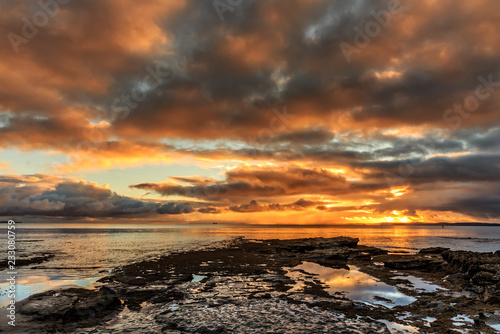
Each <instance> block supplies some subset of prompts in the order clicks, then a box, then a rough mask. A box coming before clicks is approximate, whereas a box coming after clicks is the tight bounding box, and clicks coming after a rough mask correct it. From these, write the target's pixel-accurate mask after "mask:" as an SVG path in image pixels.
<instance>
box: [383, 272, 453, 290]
mask: <svg viewBox="0 0 500 334" xmlns="http://www.w3.org/2000/svg"><path fill="white" fill-rule="evenodd" d="M392 279H402V280H406V281H409V282H410V283H411V284H412V285H413V287H414V288H415V289H416V290H417V291H418V292H436V291H438V290H446V289H445V288H442V287H440V286H439V285H436V284H432V283H430V282H428V281H424V280H423V279H421V278H419V277H415V276H410V275H408V276H396V277H393V278H392Z"/></svg>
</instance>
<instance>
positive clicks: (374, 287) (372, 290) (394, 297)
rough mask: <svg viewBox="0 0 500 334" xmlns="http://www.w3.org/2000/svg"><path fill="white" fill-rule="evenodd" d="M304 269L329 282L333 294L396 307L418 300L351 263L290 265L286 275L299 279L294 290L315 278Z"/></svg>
mask: <svg viewBox="0 0 500 334" xmlns="http://www.w3.org/2000/svg"><path fill="white" fill-rule="evenodd" d="M303 272H305V273H308V274H311V275H315V277H314V278H316V279H319V280H320V281H321V282H322V283H324V284H325V285H326V286H327V287H326V288H325V290H326V291H327V292H328V293H330V294H332V295H334V294H338V293H340V294H342V295H344V296H345V297H347V298H349V299H351V300H355V301H359V302H363V303H367V304H370V305H382V306H385V307H388V308H393V307H395V306H397V305H408V304H411V303H413V302H414V301H415V300H416V299H415V298H413V297H411V296H407V295H405V294H403V293H401V292H399V291H398V290H397V288H396V287H394V286H391V285H388V284H385V283H384V282H381V281H379V280H378V279H377V278H375V277H373V276H371V275H368V274H365V273H363V272H361V271H360V270H359V268H358V267H356V266H349V270H347V269H333V268H328V267H324V266H321V265H319V264H316V263H312V262H303V263H302V264H300V265H298V266H296V267H294V268H291V269H290V268H288V274H287V276H288V277H290V278H292V279H294V280H295V281H296V282H297V284H296V285H295V286H294V287H293V288H292V289H291V291H298V290H300V289H302V288H303V287H304V283H305V282H308V281H309V282H310V281H312V280H313V278H310V277H307V276H308V275H306V274H304V273H303Z"/></svg>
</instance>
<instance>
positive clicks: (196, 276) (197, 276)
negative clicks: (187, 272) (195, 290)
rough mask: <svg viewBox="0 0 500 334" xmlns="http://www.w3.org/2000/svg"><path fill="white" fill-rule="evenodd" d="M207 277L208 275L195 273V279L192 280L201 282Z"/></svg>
mask: <svg viewBox="0 0 500 334" xmlns="http://www.w3.org/2000/svg"><path fill="white" fill-rule="evenodd" d="M205 278H207V276H203V275H195V274H193V279H192V280H191V282H200V281H202V280H203V279H205Z"/></svg>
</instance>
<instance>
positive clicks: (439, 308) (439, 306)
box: [427, 301, 454, 313]
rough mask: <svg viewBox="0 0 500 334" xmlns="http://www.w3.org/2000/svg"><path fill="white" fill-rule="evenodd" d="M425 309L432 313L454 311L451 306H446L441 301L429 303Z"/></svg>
mask: <svg viewBox="0 0 500 334" xmlns="http://www.w3.org/2000/svg"><path fill="white" fill-rule="evenodd" d="M427 308H428V309H431V310H432V312H436V313H442V312H445V311H453V310H454V308H453V306H451V305H446V304H445V303H443V302H442V301H435V302H430V303H429V304H427Z"/></svg>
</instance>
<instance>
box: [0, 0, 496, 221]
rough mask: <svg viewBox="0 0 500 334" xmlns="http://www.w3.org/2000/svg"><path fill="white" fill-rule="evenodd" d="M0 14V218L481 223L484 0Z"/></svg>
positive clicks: (54, 1) (489, 64)
mask: <svg viewBox="0 0 500 334" xmlns="http://www.w3.org/2000/svg"><path fill="white" fill-rule="evenodd" d="M0 7H1V10H0V36H2V38H0V73H1V75H0V219H4V220H6V219H13V218H15V219H18V220H21V221H23V222H67V221H78V222H89V223H92V222H129V221H130V222H177V223H192V222H235V223H255V224H376V223H412V222H424V223H438V222H487V223H495V222H499V218H500V113H499V111H500V34H499V33H498V22H500V2H498V1H497V0H468V1H465V0H463V1H462V0H439V1H436V0H419V1H416V0H399V1H398V0H389V1H385V0H355V1H354V0H353V1H340V0H338V1H337V0H329V1H326V0H272V1H256V0H215V1H195V0H179V1H170V0H151V1H133V0H100V1H91V0H78V1H77V0H36V1H35V0H23V1H19V0H3V1H2V2H1V3H0Z"/></svg>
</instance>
